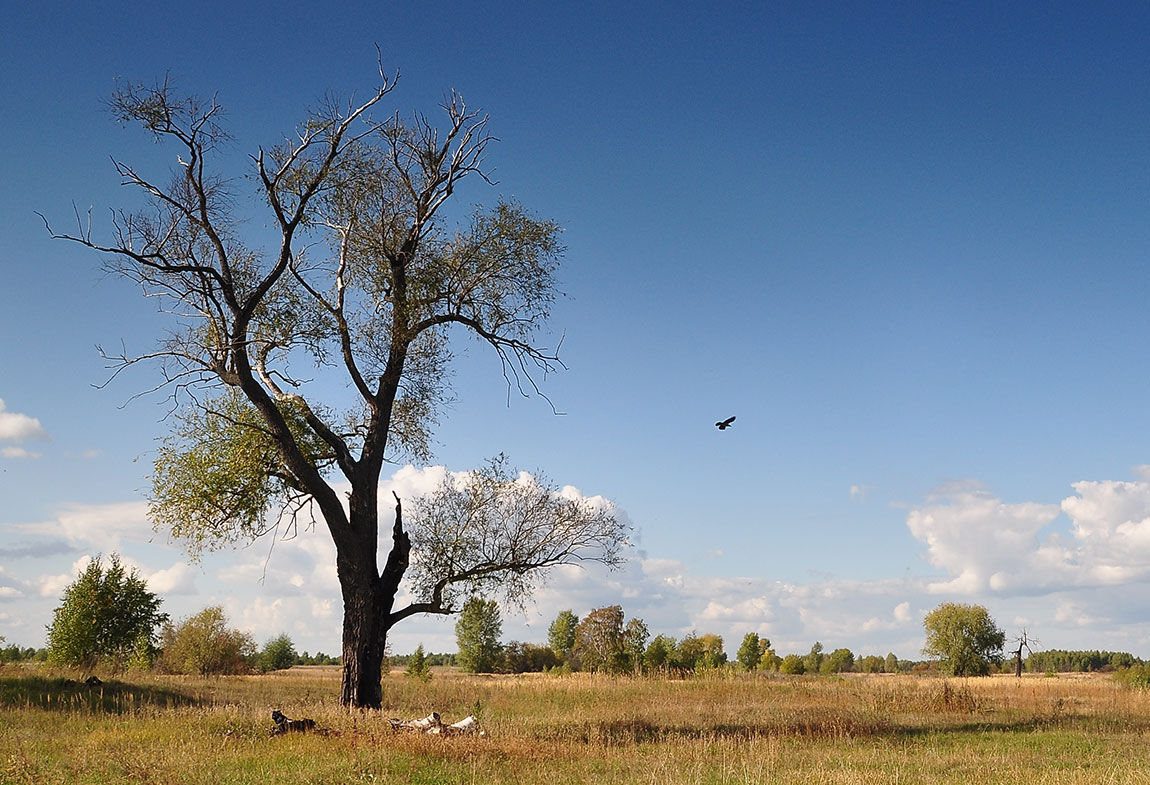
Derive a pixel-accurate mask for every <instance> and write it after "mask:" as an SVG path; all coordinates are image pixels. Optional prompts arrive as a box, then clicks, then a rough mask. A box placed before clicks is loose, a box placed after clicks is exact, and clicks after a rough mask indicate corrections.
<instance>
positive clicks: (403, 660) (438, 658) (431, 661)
mask: <svg viewBox="0 0 1150 785" xmlns="http://www.w3.org/2000/svg"><path fill="white" fill-rule="evenodd" d="M413 656H414V655H412V654H395V655H392V656H390V657H388V658H387V661H388V663H390V664H391V665H403V666H406V665H409V664H411V658H412V657H413ZM455 658H456V655H455V654H425V655H423V659H424V662H426V663H427V665H428V666H429V667H430V666H432V665H455V664H456V663H455Z"/></svg>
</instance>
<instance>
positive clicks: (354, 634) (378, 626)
mask: <svg viewBox="0 0 1150 785" xmlns="http://www.w3.org/2000/svg"><path fill="white" fill-rule="evenodd" d="M368 498H369V499H370V504H369V505H364V504H362V503H361V501H362V497H361V496H358V495H355V494H353V496H352V499H351V502H350V506H351V510H352V522H353V523H352V527H351V528H352V531H354V532H356V538H355V539H353V540H351V541H350V542H348V543H347V544H346V545H345V546H344V547H343V548H339V550H338V553H337V556H336V570H337V573H338V575H339V584H340V588H341V589H342V591H343V684H342V688H341V693H340V703H342V704H343V705H344V706H352V707H355V708H358V709H379V708H382V705H383V686H382V679H383V661H384V656H385V653H386V649H387V633H388V631H389V630H391V627H392V625H393V624H394V623H395V620H394V619H393V617H392V613H391V612H392V609H393V608H394V606H395V595H396V594H397V593H398V592H399V583H400V581H401V580H402V578H403V574H404V572H405V571H406V570H407V565H408V554H409V552H410V550H411V541H410V540H409V539H408V537H407V535H406V534H405V533H404V531H403V510H402V506H401V504H400V501H399V497H398V496H397V497H396V499H395V524H394V527H393V529H392V540H393V547H392V550H391V553H389V554H388V557H387V565H386V567H385V568H384V570H383V574H382V575H380V574H379V572H378V567H377V566H376V531H377V525H376V524H377V517H376V513H375V496H374V494H368ZM357 513H358V515H357Z"/></svg>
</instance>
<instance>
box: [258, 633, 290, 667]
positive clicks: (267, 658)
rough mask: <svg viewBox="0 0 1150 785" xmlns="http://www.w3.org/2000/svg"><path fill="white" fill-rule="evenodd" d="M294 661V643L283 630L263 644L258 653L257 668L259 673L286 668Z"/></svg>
mask: <svg viewBox="0 0 1150 785" xmlns="http://www.w3.org/2000/svg"><path fill="white" fill-rule="evenodd" d="M295 661H296V652H295V644H293V643H292V640H291V638H289V637H288V636H287V633H286V632H285V633H283V634H281V635H279V636H277V637H275V638H272V639H271V640H270V641H268V642H267V643H266V644H264V648H263V651H261V652H260V655H259V669H260V672H261V673H268V672H269V671H282V670H287V669H288V668H290V667H291V666H293V665H295Z"/></svg>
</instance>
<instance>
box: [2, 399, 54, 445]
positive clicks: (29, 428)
mask: <svg viewBox="0 0 1150 785" xmlns="http://www.w3.org/2000/svg"><path fill="white" fill-rule="evenodd" d="M47 438H48V432H47V431H45V430H44V428H43V426H41V425H40V420H38V419H37V418H35V417H29V416H28V415H26V414H20V413H18V412H10V411H8V408H7V406H6V405H5V404H4V399H2V398H0V442H25V441H28V440H29V439H47ZM9 457H13V456H9Z"/></svg>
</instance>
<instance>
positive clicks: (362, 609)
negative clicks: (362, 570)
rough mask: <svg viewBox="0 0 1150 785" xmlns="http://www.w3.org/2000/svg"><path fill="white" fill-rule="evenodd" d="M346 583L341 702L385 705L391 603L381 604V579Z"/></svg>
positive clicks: (364, 706)
mask: <svg viewBox="0 0 1150 785" xmlns="http://www.w3.org/2000/svg"><path fill="white" fill-rule="evenodd" d="M341 583H342V584H343V595H344V601H343V683H342V688H341V693H340V703H342V704H343V705H344V706H353V707H355V708H359V709H379V708H381V706H382V705H383V686H382V679H383V660H384V652H385V649H386V647H387V629H386V627H385V621H384V620H385V618H386V616H387V612H388V611H389V610H390V605H391V603H390V602H387V603H386V604H385V603H383V602H381V600H382V597H381V596H380V591H379V579H378V578H375V579H374V580H372V581H370V582H367V581H364V582H353V581H348V580H344V579H341Z"/></svg>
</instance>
